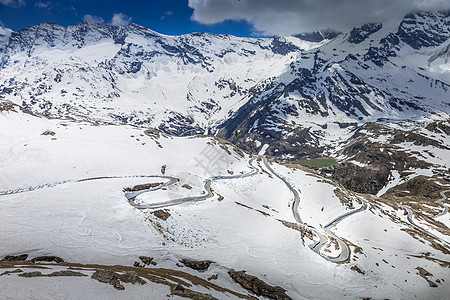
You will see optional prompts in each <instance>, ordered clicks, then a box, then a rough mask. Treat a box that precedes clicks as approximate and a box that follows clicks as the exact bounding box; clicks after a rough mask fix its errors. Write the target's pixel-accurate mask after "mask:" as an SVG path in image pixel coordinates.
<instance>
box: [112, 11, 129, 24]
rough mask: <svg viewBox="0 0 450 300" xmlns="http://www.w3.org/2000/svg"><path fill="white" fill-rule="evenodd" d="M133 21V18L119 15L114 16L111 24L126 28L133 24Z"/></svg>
mask: <svg viewBox="0 0 450 300" xmlns="http://www.w3.org/2000/svg"><path fill="white" fill-rule="evenodd" d="M131 19H132V18H131V17H128V16H127V15H125V14H122V13H118V14H114V15H113V17H112V19H111V22H110V24H111V25H113V26H125V25H128V24H129V23H130V22H131Z"/></svg>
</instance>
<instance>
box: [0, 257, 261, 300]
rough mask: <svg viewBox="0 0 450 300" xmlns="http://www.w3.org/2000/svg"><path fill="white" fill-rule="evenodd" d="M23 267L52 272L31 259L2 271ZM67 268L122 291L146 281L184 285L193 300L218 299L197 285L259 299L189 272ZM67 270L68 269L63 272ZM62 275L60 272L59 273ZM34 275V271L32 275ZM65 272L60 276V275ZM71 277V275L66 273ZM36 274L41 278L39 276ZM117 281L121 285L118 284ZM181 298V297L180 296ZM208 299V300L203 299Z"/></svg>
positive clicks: (69, 265) (88, 266) (5, 263)
mask: <svg viewBox="0 0 450 300" xmlns="http://www.w3.org/2000/svg"><path fill="white" fill-rule="evenodd" d="M17 266H20V268H21V269H37V268H41V269H49V267H50V266H49V265H45V264H44V265H39V264H36V263H32V262H31V261H29V260H25V261H1V262H0V269H12V268H17ZM61 267H65V268H66V270H67V271H79V272H93V274H95V273H96V272H97V275H96V276H94V277H95V278H94V279H96V280H99V279H100V280H103V281H102V282H105V283H109V284H110V281H111V280H112V284H113V285H114V284H116V285H117V287H116V288H118V289H122V287H124V285H123V283H133V282H135V283H139V284H143V283H144V282H145V280H147V281H149V282H153V283H155V284H162V285H166V286H168V287H169V288H170V289H171V291H174V289H175V287H176V286H177V285H178V284H180V285H182V286H183V288H184V290H185V293H184V295H192V296H194V295H195V297H193V298H191V299H214V298H212V296H211V295H208V294H202V293H199V292H196V291H193V290H192V288H193V287H195V286H198V287H203V288H206V289H209V290H215V291H217V292H220V293H226V294H230V295H233V296H235V297H237V298H240V299H255V298H254V297H252V296H249V295H244V294H241V293H237V292H234V291H232V290H230V289H227V288H224V287H221V286H219V285H217V284H214V283H212V282H209V281H208V280H205V279H202V278H200V277H198V276H194V275H191V274H189V273H186V272H182V271H179V270H172V269H165V268H140V267H138V268H136V267H130V266H121V265H98V264H80V263H69V262H62V263H59V264H58V268H61ZM60 271H64V270H60ZM58 272H59V271H58ZM17 273H19V272H17ZM28 273H30V272H28ZM61 274H63V273H57V274H56V276H57V275H60V276H61ZM64 274H71V273H64ZM34 275H38V274H37V273H35V274H34ZM117 280H118V281H119V284H120V285H121V286H122V287H121V286H120V285H119V284H117ZM179 296H181V295H179ZM202 297H204V298H202Z"/></svg>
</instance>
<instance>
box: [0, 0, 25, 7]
mask: <svg viewBox="0 0 450 300" xmlns="http://www.w3.org/2000/svg"><path fill="white" fill-rule="evenodd" d="M0 4H3V5H7V6H12V7H20V6H24V5H25V0H0Z"/></svg>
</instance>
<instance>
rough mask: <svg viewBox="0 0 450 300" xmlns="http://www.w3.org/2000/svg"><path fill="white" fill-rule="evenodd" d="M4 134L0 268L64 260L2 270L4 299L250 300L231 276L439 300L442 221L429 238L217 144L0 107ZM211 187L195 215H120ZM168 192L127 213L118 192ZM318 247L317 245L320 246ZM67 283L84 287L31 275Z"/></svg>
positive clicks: (174, 211)
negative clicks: (108, 274)
mask: <svg viewBox="0 0 450 300" xmlns="http://www.w3.org/2000/svg"><path fill="white" fill-rule="evenodd" d="M0 127H1V128H8V130H2V131H1V132H0V168H1V172H0V216H1V220H2V222H1V227H0V233H1V236H2V243H1V245H0V258H5V259H6V256H7V255H21V254H28V255H29V259H31V258H35V257H39V256H49V255H56V256H58V257H61V258H63V259H64V260H66V262H64V263H62V262H59V263H57V264H55V263H47V264H46V263H42V262H40V263H39V262H36V263H33V262H31V261H30V260H27V261H15V262H8V261H6V262H0V270H2V271H1V272H0V283H1V284H2V286H5V288H4V289H2V290H1V291H0V298H4V297H6V298H28V297H38V298H45V297H51V296H50V295H54V296H56V297H59V298H77V297H78V298H80V297H81V298H85V297H89V295H92V294H95V295H98V296H99V297H100V298H102V297H103V298H105V299H106V298H111V297H119V298H127V299H139V298H142V296H143V295H151V296H152V297H153V298H155V299H164V298H165V297H166V295H167V294H169V293H175V291H174V287H175V285H176V283H180V284H182V285H183V286H184V287H185V288H189V289H191V290H193V291H195V292H198V293H202V294H210V295H212V296H213V297H216V298H218V299H228V298H231V299H236V298H240V297H250V296H255V294H249V292H248V291H247V290H246V289H244V288H242V287H241V286H240V285H239V284H237V283H236V281H234V280H233V279H231V277H230V276H229V275H228V274H229V273H228V271H229V270H230V269H235V270H246V272H247V274H249V275H253V276H256V277H258V278H259V279H261V280H263V281H264V282H266V283H267V284H269V285H270V286H279V287H281V288H282V289H285V290H286V295H287V297H290V298H291V299H336V298H339V299H343V298H352V299H355V298H360V297H363V298H365V297H371V298H375V299H384V298H388V297H389V298H399V299H400V298H401V299H407V298H408V299H409V298H414V297H417V298H422V299H423V298H428V299H430V298H441V297H445V296H446V295H447V293H448V290H447V289H446V284H447V282H448V281H449V280H450V278H449V277H448V268H447V266H448V262H446V261H448V259H447V258H448V255H449V253H448V235H447V236H445V235H444V233H445V231H444V233H442V231H440V229H439V228H441V229H442V228H444V227H445V228H447V226H450V223H449V220H448V217H445V216H444V217H440V219H439V222H441V223H440V224H441V225H439V224H438V223H430V222H427V221H426V220H423V219H420V218H419V219H417V215H416V216H415V219H417V220H418V222H420V225H421V226H423V227H424V228H426V229H427V230H428V231H429V233H424V232H422V231H421V230H419V229H417V228H415V227H414V226H412V225H411V224H409V223H408V220H407V217H406V215H404V214H403V210H402V209H400V208H399V207H397V206H396V204H395V203H392V202H388V201H386V200H383V199H380V198H376V197H372V198H369V197H365V196H362V195H357V194H354V193H352V192H350V191H347V190H346V189H344V188H342V187H340V186H338V185H336V184H334V183H333V182H331V181H329V180H327V179H324V178H322V177H320V176H318V175H317V174H314V173H311V172H310V171H304V170H302V169H298V168H295V169H292V168H287V167H284V166H281V165H278V164H276V163H272V162H268V163H267V164H266V162H265V160H262V159H261V158H255V159H253V160H250V161H249V159H250V157H249V155H248V154H245V153H243V152H242V151H240V150H239V149H238V148H236V147H235V146H233V145H232V144H229V143H227V142H225V141H223V140H220V139H218V138H213V137H204V136H196V137H173V136H168V135H165V134H162V133H160V132H158V131H156V130H145V129H141V128H138V127H135V126H130V125H120V126H116V125H99V126H98V125H93V124H90V123H86V122H79V121H71V120H63V119H48V118H45V117H38V116H35V115H33V114H29V113H26V112H24V111H23V110H22V109H21V108H20V107H18V106H15V105H13V104H11V103H9V102H4V101H2V102H0ZM249 164H250V165H249ZM251 166H253V167H251ZM268 166H269V167H268ZM252 168H257V172H252ZM250 172H251V173H250ZM245 174H248V176H246V177H243V176H241V175H245ZM213 176H219V178H217V177H216V179H215V181H214V182H213V183H212V184H211V188H212V191H213V195H212V196H211V197H209V198H206V199H203V200H201V201H190V200H189V201H186V203H182V204H178V205H174V206H164V207H163V208H161V209H143V210H139V209H136V208H135V207H133V206H132V205H130V204H133V203H135V202H140V203H147V204H151V203H157V202H160V203H164V202H166V201H171V200H174V199H179V198H184V199H190V197H195V196H198V195H207V193H206V191H205V189H204V185H205V184H206V181H205V180H206V179H207V178H211V177H213ZM230 176H235V177H234V178H230ZM236 176H237V177H236ZM278 176H280V177H278ZM171 178H176V179H177V180H178V179H179V181H176V182H174V183H173V184H168V185H165V186H162V187H161V188H159V189H158V188H150V189H148V190H147V192H146V193H144V194H141V195H139V196H138V197H137V198H138V199H137V200H136V201H135V200H133V201H129V200H130V199H127V197H126V195H127V190H126V189H127V188H130V187H135V188H136V185H140V184H155V185H154V187H158V186H160V185H161V184H165V183H168V182H169V181H170V180H171ZM280 178H283V179H284V180H285V182H283V181H282V180H281V179H280ZM436 180H437V179H436ZM288 186H291V187H292V188H293V189H295V190H296V191H297V192H296V193H298V194H299V195H300V202H299V206H298V211H297V212H298V215H299V216H300V217H301V219H302V220H303V221H300V222H299V220H298V219H297V217H296V214H293V212H294V209H293V208H295V203H293V202H292V201H293V194H292V192H291V191H290V189H289V188H288ZM136 189H137V188H136ZM191 200H192V199H191ZM364 203H367V204H366V205H367V206H365V205H364ZM350 212H354V214H351V215H349V216H348V217H346V218H343V219H342V220H340V222H339V221H336V220H337V219H336V218H337V217H338V216H343V215H346V214H349V213H350ZM333 220H335V221H333ZM303 222H305V223H303ZM327 224H331V225H327ZM438 225H439V226H438ZM311 230H312V231H311ZM321 236H322V237H324V238H325V244H323V245H322V246H318V244H320V241H321V238H320V237H321ZM344 246H345V247H347V248H348V250H349V252H348V253H347V255H344V256H343V257H342V260H343V261H341V263H335V262H333V260H332V259H330V258H332V257H336V256H337V255H339V254H340V253H341V252H343V251H344V249H347V248H345V247H344ZM139 256H148V257H153V258H154V261H155V262H156V263H157V265H156V266H153V265H151V264H149V265H148V266H145V267H144V266H143V265H142V263H141V264H139V263H138V267H135V268H133V267H131V266H132V265H133V262H134V261H139V259H138V257H139ZM184 258H187V259H190V260H196V261H200V260H202V261H206V260H208V261H212V263H211V265H210V266H209V267H208V268H207V269H206V270H204V271H202V272H198V271H196V270H192V269H190V268H188V267H186V266H184V265H183V264H181V262H180V261H179V260H182V259H184ZM42 267H45V269H43V268H42ZM418 267H420V268H423V269H424V270H426V271H428V272H429V273H430V274H432V275H427V276H426V278H428V280H430V281H431V282H432V283H433V284H434V285H436V287H434V288H432V287H430V286H429V283H428V282H427V281H426V280H425V279H423V278H421V277H420V276H419V271H418V270H419V269H417V268H418ZM160 268H162V269H160ZM17 269H19V270H18V271H17ZM64 270H65V271H67V270H70V271H72V272H73V271H76V272H78V273H81V274H82V275H83V274H84V275H87V277H86V276H82V275H79V274H78V275H79V276H74V275H73V274H72V275H66V276H64V277H47V276H41V275H39V274H38V273H32V274H30V272H31V271H33V272H41V274H44V275H48V274H51V273H53V272H56V271H64ZM98 270H114V272H118V273H120V274H123V276H125V275H127V274H128V275H127V276H132V277H133V278H135V276H141V279H142V280H144V282H145V284H144V285H142V286H141V285H133V284H131V283H129V281H125V282H122V283H123V287H124V288H125V290H124V291H120V290H115V289H114V287H113V286H111V285H107V284H105V283H102V282H108V280H106V281H102V282H98V281H96V280H94V279H91V277H90V276H94V273H97V271H98ZM9 271H14V272H16V273H14V272H12V273H8V272H9ZM5 272H6V273H5ZM130 272H131V273H130ZM133 272H134V273H133ZM171 272H172V273H171ZM174 272H180V273H174ZM57 274H59V273H57ZM52 276H56V275H52ZM216 276H217V277H216ZM94 277H95V276H94ZM94 277H93V278H94ZM214 278H215V279H214ZM103 280H104V279H103ZM127 282H128V283H127ZM110 283H111V282H110ZM119 283H120V282H119ZM80 284H82V285H83V287H84V288H83V291H81V292H80V291H79V290H78V289H77V286H78V285H80ZM111 284H113V283H111ZM256 284H257V283H254V285H255V286H256ZM213 285H214V286H213ZM44 286H45V287H46V288H45V289H44V288H43V287H44ZM114 286H115V287H116V289H119V288H118V286H119V287H120V285H114ZM178 292H180V290H178ZM231 292H233V293H234V294H231ZM260 292H261V291H260ZM257 295H258V294H257ZM205 299H209V298H205ZM261 299H263V298H261ZM282 299H289V298H282Z"/></svg>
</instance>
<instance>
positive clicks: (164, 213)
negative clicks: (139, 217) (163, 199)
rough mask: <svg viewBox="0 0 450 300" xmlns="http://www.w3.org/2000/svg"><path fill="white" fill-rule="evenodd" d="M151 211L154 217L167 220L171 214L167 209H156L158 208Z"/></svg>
mask: <svg viewBox="0 0 450 300" xmlns="http://www.w3.org/2000/svg"><path fill="white" fill-rule="evenodd" d="M151 213H152V214H153V215H154V216H155V217H157V218H159V219H161V220H163V221H165V220H167V219H168V218H169V217H170V216H171V214H170V213H169V210H168V209H158V210H155V211H152V212H151Z"/></svg>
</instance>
